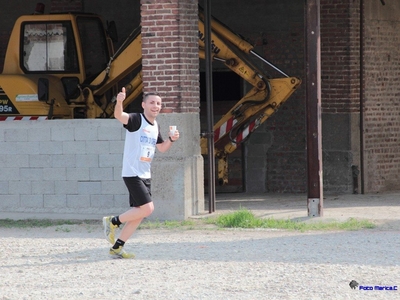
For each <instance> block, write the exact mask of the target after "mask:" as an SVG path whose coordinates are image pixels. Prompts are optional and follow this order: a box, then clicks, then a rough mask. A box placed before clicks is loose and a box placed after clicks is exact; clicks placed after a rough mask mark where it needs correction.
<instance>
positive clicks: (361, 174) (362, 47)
mask: <svg viewBox="0 0 400 300" xmlns="http://www.w3.org/2000/svg"><path fill="white" fill-rule="evenodd" d="M364 101H365V100H364V0H360V180H361V194H364V170H365V169H364V150H365V149H364Z"/></svg>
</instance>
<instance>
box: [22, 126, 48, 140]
mask: <svg viewBox="0 0 400 300" xmlns="http://www.w3.org/2000/svg"><path fill="white" fill-rule="evenodd" d="M50 131H51V130H50V128H42V127H41V128H36V127H34V128H28V130H27V132H28V141H29V142H50V140H51V133H50Z"/></svg>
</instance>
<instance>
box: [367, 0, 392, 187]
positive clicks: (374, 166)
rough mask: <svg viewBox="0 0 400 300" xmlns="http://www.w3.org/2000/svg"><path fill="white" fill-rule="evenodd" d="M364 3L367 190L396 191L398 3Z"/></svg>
mask: <svg viewBox="0 0 400 300" xmlns="http://www.w3.org/2000/svg"><path fill="white" fill-rule="evenodd" d="M376 2H377V3H373V4H370V5H368V6H366V12H365V13H366V17H365V32H366V34H365V118H364V120H365V125H364V127H365V162H366V165H367V167H368V168H367V172H366V176H365V177H366V178H365V181H366V191H368V192H381V191H388V190H399V189H400V184H399V179H400V178H399V174H400V139H399V130H400V104H399V103H400V84H399V78H400V67H399V66H400V41H399V31H400V19H399V18H398V16H399V15H400V3H398V2H396V3H389V2H388V1H386V5H385V6H382V5H381V4H380V3H379V1H376Z"/></svg>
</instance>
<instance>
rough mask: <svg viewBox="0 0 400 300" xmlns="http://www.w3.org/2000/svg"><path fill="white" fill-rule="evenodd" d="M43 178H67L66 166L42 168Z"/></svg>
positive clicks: (51, 179)
mask: <svg viewBox="0 0 400 300" xmlns="http://www.w3.org/2000/svg"><path fill="white" fill-rule="evenodd" d="M43 180H50V181H55V180H57V181H58V180H67V171H66V168H44V169H43Z"/></svg>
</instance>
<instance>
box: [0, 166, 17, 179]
mask: <svg viewBox="0 0 400 300" xmlns="http://www.w3.org/2000/svg"><path fill="white" fill-rule="evenodd" d="M19 179H20V168H1V172H0V180H19Z"/></svg>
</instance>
